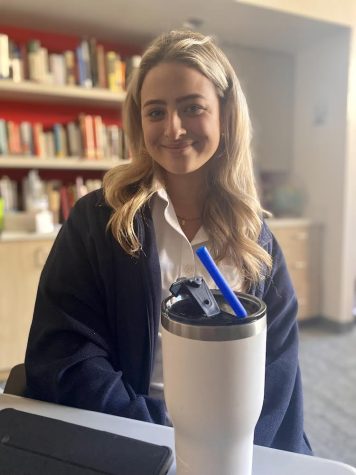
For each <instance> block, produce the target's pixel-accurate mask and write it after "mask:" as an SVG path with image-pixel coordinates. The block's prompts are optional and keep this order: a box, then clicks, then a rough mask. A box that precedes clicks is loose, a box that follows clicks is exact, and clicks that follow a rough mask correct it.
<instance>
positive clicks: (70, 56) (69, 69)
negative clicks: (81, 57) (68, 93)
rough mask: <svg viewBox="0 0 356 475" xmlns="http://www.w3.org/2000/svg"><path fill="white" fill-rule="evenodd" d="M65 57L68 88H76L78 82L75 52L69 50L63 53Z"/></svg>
mask: <svg viewBox="0 0 356 475" xmlns="http://www.w3.org/2000/svg"><path fill="white" fill-rule="evenodd" d="M63 56H64V65H65V75H66V84H67V85H68V86H74V85H75V84H76V82H77V76H76V63H75V55H74V51H70V50H67V51H65V52H64V53H63Z"/></svg>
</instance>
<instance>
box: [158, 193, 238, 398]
mask: <svg viewBox="0 0 356 475" xmlns="http://www.w3.org/2000/svg"><path fill="white" fill-rule="evenodd" d="M151 210H152V219H153V224H154V228H155V233H156V242H157V249H158V256H159V262H160V267H161V280H162V299H164V298H166V297H168V296H169V295H171V294H170V292H169V288H170V286H171V285H172V283H173V282H175V281H176V280H177V279H178V278H180V277H193V276H202V277H203V278H204V280H205V282H206V283H207V285H208V287H209V288H211V289H216V288H217V287H216V284H215V282H214V281H213V280H212V278H211V277H210V275H209V274H208V272H207V271H206V270H205V267H204V266H203V265H202V264H201V262H200V260H199V258H198V257H197V255H196V254H195V251H196V249H197V248H198V247H200V246H203V245H207V244H208V236H207V234H206V232H205V230H204V227H203V226H202V227H201V228H200V229H199V230H198V232H197V234H196V235H195V237H194V238H193V239H192V241H191V242H189V240H188V238H187V237H186V235H185V234H184V232H183V230H182V228H181V226H180V224H179V222H178V219H177V216H176V213H175V211H174V208H173V204H172V202H171V201H170V199H169V196H168V195H167V192H166V190H165V189H164V188H161V189H160V190H158V191H157V193H156V195H155V196H154V197H153V198H152V202H151ZM219 269H220V271H221V272H222V274H223V275H224V277H225V279H226V280H227V282H228V283H229V285H230V287H231V288H232V289H233V290H235V291H238V290H240V288H241V285H240V284H241V282H240V278H239V274H238V272H237V269H236V266H235V265H233V264H231V263H229V262H228V261H227V259H225V260H223V261H222V262H220V263H219ZM158 336H159V338H158V343H157V352H156V359H155V366H154V370H153V374H152V378H151V381H152V382H151V393H152V392H154V393H156V394H157V391H158V392H159V391H160V390H161V391H162V389H163V384H162V381H163V375H162V350H161V336H160V333H159V335H158ZM152 389H153V390H154V391H152ZM152 395H154V394H152ZM161 397H163V395H162V396H161Z"/></svg>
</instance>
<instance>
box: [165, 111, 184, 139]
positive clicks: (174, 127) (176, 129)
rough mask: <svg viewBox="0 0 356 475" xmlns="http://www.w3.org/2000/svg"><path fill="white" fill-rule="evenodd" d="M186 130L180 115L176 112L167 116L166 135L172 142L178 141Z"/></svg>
mask: <svg viewBox="0 0 356 475" xmlns="http://www.w3.org/2000/svg"><path fill="white" fill-rule="evenodd" d="M185 133H186V130H185V128H184V126H183V122H182V119H181V117H179V114H178V113H177V112H176V111H174V112H171V113H168V114H167V119H166V124H165V133H164V135H165V136H166V137H167V138H169V139H170V140H177V139H179V137H181V136H182V135H184V134H185Z"/></svg>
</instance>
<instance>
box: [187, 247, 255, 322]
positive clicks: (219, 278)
mask: <svg viewBox="0 0 356 475" xmlns="http://www.w3.org/2000/svg"><path fill="white" fill-rule="evenodd" d="M196 253H197V256H198V257H199V259H200V260H201V262H202V264H203V265H204V267H205V268H206V270H207V271H208V272H209V274H210V275H211V277H212V279H213V280H214V282H215V284H216V285H217V286H218V289H219V290H220V291H221V293H222V294H223V296H224V297H225V300H226V301H227V303H228V304H229V305H230V307H231V308H232V309H233V311H234V312H235V314H236V316H237V317H238V318H244V317H247V312H246V310H245V308H244V307H243V305H242V303H241V302H240V300H239V299H238V298H237V297H236V295H235V293H234V292H233V291H232V289H231V288H230V286H229V284H228V283H227V282H226V280H225V279H224V276H223V275H222V273H221V272H220V271H219V269H218V267H217V265H216V264H215V262H214V261H213V258H212V257H211V255H210V253H209V251H208V250H207V248H206V247H205V246H201V247H199V248H198V249H197V250H196Z"/></svg>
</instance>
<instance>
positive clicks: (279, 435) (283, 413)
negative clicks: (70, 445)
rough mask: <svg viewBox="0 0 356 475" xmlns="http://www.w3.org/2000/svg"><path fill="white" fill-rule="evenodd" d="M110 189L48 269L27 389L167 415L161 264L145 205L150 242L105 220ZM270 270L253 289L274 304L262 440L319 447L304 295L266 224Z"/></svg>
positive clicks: (143, 220)
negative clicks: (130, 242) (161, 362)
mask: <svg viewBox="0 0 356 475" xmlns="http://www.w3.org/2000/svg"><path fill="white" fill-rule="evenodd" d="M110 215H111V209H110V208H109V207H108V206H107V205H106V204H105V202H104V199H103V194H102V191H96V192H93V193H90V194H89V195H87V196H85V197H84V198H82V199H81V200H79V201H78V202H77V204H76V205H75V207H74V208H73V210H72V212H71V214H70V217H69V219H68V220H67V222H66V223H65V224H64V225H63V227H62V229H61V230H60V232H59V235H58V237H57V239H56V241H55V243H54V245H53V248H52V250H51V252H50V254H49V257H48V259H47V262H46V264H45V267H44V269H43V272H42V275H41V279H40V283H39V287H38V292H37V298H36V304H35V310H34V316H33V322H32V326H31V330H30V335H29V341H28V346H27V351H26V358H25V365H26V374H27V381H28V396H30V397H34V398H37V399H41V400H46V401H51V402H55V403H59V404H64V405H69V406H75V407H79V408H83V409H89V410H94V411H100V412H106V413H109V414H116V415H119V416H124V417H129V418H134V419H140V420H143V421H150V422H154V423H158V424H166V423H167V421H166V415H165V406H164V402H163V401H160V400H156V399H153V398H150V397H148V395H147V394H148V390H149V383H150V375H151V370H152V368H153V361H154V354H155V345H156V339H157V333H158V324H159V316H160V303H161V274H160V266H159V260H158V253H157V248H156V241H155V234H154V226H153V222H152V218H151V215H150V212H149V209H147V210H146V211H145V212H143V213H141V214H139V215H138V216H137V218H136V223H135V224H136V230H137V233H138V236H139V239H140V242H141V243H142V248H143V252H141V254H140V257H139V258H132V257H130V256H129V255H127V254H126V253H125V252H124V251H123V249H122V248H121V247H120V246H119V244H118V243H117V241H115V239H114V238H113V236H112V233H111V232H110V231H109V230H107V229H106V228H107V223H108V219H109V217H110ZM260 242H261V244H262V246H263V247H264V248H265V249H266V250H267V251H268V252H269V253H270V254H271V255H272V257H273V271H272V273H271V275H270V276H268V277H267V278H266V279H265V280H263V281H261V282H260V283H259V285H258V286H256V287H255V288H252V289H251V293H252V294H255V295H256V296H258V297H260V298H261V299H262V300H264V301H265V303H266V304H267V309H268V318H267V320H268V323H267V325H268V327H267V328H268V330H267V355H266V357H267V360H266V386H265V398H264V405H263V409H262V413H261V416H260V419H259V421H258V423H257V426H256V430H255V443H256V444H259V445H264V446H269V447H274V448H278V449H284V450H289V451H294V452H301V453H308V454H309V453H311V451H310V447H309V444H308V441H307V439H306V438H305V436H304V433H303V403H302V388H301V379H300V372H299V366H298V331H297V323H296V314H297V301H296V297H295V293H294V290H293V288H292V285H291V282H290V278H289V275H288V272H287V269H286V265H285V261H284V258H283V255H282V253H281V250H280V248H279V246H278V244H277V242H276V241H275V239H274V237H273V235H272V234H271V232H270V231H269V229H268V227H267V225H264V226H263V229H262V233H261V236H260Z"/></svg>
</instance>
